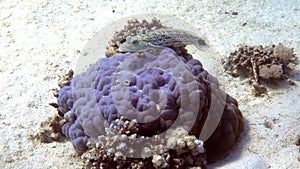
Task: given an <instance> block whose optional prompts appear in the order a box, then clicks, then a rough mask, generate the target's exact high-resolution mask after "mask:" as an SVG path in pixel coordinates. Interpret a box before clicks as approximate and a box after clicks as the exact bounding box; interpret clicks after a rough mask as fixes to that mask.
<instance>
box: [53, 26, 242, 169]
mask: <svg viewBox="0 0 300 169" xmlns="http://www.w3.org/2000/svg"><path fill="white" fill-rule="evenodd" d="M129 23H130V22H129ZM155 23H159V21H155ZM134 24H136V25H139V24H141V23H140V22H135V21H134V22H133V25H134ZM142 24H144V25H147V24H149V23H148V22H146V21H145V22H142ZM136 25H135V26H136ZM129 27H130V24H129ZM157 27H159V26H157ZM144 28H145V29H151V28H152V27H151V26H150V27H147V26H144ZM153 29H154V28H153ZM121 32H122V31H121ZM128 32H129V33H128ZM135 33H136V31H135ZM118 34H120V35H121V34H122V33H120V32H119V33H118ZM127 34H128V35H129V34H130V31H129V30H128V31H127ZM127 34H126V35H124V36H123V37H119V36H116V37H114V39H113V41H112V42H111V43H110V47H108V48H107V49H108V54H107V56H109V57H107V58H103V59H101V60H99V61H98V62H97V63H95V64H93V65H91V66H90V67H89V68H88V69H87V70H86V71H85V72H84V73H82V74H81V75H79V76H77V77H73V79H72V80H71V81H70V83H69V85H64V86H63V87H62V88H61V89H60V90H59V91H58V94H57V100H58V105H57V106H56V107H57V110H58V112H59V115H61V116H62V117H64V119H65V120H66V123H64V124H63V126H62V132H63V133H64V134H65V135H66V136H67V137H68V138H70V139H71V140H72V143H73V146H74V148H75V149H76V150H77V151H78V152H79V153H83V155H82V158H83V159H85V160H86V167H87V168H93V167H94V168H99V167H100V168H101V167H102V168H111V167H115V168H118V167H119V168H185V167H193V166H199V167H202V168H205V165H206V161H208V162H211V161H215V160H218V159H220V158H222V157H223V156H224V155H226V154H227V153H228V151H230V150H231V149H232V147H233V146H234V145H235V143H236V142H237V140H238V138H239V136H240V134H241V132H242V131H243V127H244V124H243V117H242V114H241V112H240V110H239V109H238V103H237V101H236V100H235V99H234V98H232V97H230V96H229V95H227V94H225V93H224V92H222V91H221V90H219V86H218V82H217V80H216V79H215V78H214V77H212V76H211V75H210V74H209V73H208V72H207V71H206V70H204V69H203V67H202V64H201V63H200V62H199V61H198V60H195V59H193V58H192V56H191V55H190V54H188V53H187V50H186V49H185V48H184V46H183V47H176V48H172V47H171V48H172V49H171V48H168V47H163V48H157V49H151V50H147V51H143V52H136V53H125V54H116V53H114V52H113V53H111V52H112V51H115V49H117V47H118V43H119V42H117V41H119V40H120V42H121V41H122V39H123V38H124V37H125V36H127ZM116 38H119V40H116ZM222 95H224V96H225V97H221V96H222ZM213 104H217V105H220V106H221V105H223V107H222V106H221V109H220V111H219V112H217V114H218V115H219V116H220V120H219V121H216V123H217V124H216V128H215V129H214V130H213V131H212V132H211V135H209V137H208V138H207V139H206V140H204V144H203V142H202V141H201V140H199V139H198V137H199V136H200V135H201V134H202V133H205V132H206V131H203V129H204V128H205V125H206V124H205V122H206V121H207V119H209V118H210V117H209V116H210V113H212V112H211V111H210V109H211V105H213ZM174 125H175V126H177V127H175V128H173V126H174ZM178 128H183V130H178ZM178 131H179V133H184V132H183V131H185V132H186V133H184V134H178ZM164 132H168V133H169V134H171V135H170V136H169V137H167V138H169V139H165V137H164V136H165V135H163V134H164ZM172 133H173V135H172ZM174 133H175V134H174ZM176 133H177V134H176ZM206 134H207V133H206ZM125 140H127V141H126V142H125ZM128 140H131V141H128ZM147 140H151V142H150V144H149V142H147ZM130 142H132V143H136V144H138V143H143V145H145V146H143V147H142V148H141V149H139V148H138V147H136V145H135V144H133V145H132V147H133V148H132V149H130ZM145 142H146V143H145ZM152 143H153V144H152ZM154 143H155V144H154ZM204 149H205V151H204ZM136 152H138V154H140V155H141V157H139V158H131V157H130V155H132V156H133V155H134V154H135V153H136Z"/></svg>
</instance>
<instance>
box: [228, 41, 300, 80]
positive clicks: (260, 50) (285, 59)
mask: <svg viewBox="0 0 300 169" xmlns="http://www.w3.org/2000/svg"><path fill="white" fill-rule="evenodd" d="M295 60H296V57H295V55H294V53H293V49H290V48H287V47H285V46H283V45H282V44H279V45H272V46H266V47H263V46H261V45H260V46H241V47H239V49H238V50H236V51H234V52H231V53H230V55H229V61H228V62H227V63H225V69H226V71H227V72H228V73H229V74H231V75H233V76H235V77H236V76H240V75H244V76H248V77H253V78H254V80H255V81H257V82H259V81H267V80H270V79H284V78H286V77H287V76H288V72H289V70H290V68H289V66H288V64H289V63H290V62H294V61H295Z"/></svg>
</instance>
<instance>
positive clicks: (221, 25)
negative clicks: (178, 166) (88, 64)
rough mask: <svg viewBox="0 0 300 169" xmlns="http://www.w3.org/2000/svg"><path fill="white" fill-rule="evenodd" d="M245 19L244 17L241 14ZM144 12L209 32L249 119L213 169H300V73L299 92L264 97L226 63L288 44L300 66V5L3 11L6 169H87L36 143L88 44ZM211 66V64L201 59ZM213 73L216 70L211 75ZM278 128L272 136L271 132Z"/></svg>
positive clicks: (120, 4)
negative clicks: (235, 55) (243, 53)
mask: <svg viewBox="0 0 300 169" xmlns="http://www.w3.org/2000/svg"><path fill="white" fill-rule="evenodd" d="M235 12H237V13H236V15H235V14H234V15H233V13H235ZM140 13H160V14H169V15H174V16H176V17H179V18H181V19H183V20H185V21H186V22H188V23H190V24H191V25H193V26H194V27H196V28H197V29H199V30H201V32H202V33H203V35H204V36H205V37H206V38H207V39H208V40H209V42H210V43H211V46H212V48H213V49H214V51H215V56H214V60H215V61H216V63H213V64H212V65H215V67H210V66H208V65H210V64H209V63H208V64H205V62H204V67H205V69H207V70H209V71H210V70H211V71H213V70H214V69H219V70H220V71H219V73H218V74H216V76H217V78H218V79H219V80H220V82H221V84H222V88H223V89H224V90H225V91H226V92H227V93H230V95H231V96H233V97H234V98H236V99H237V100H238V102H239V105H240V109H241V111H242V113H243V115H244V117H245V119H246V128H245V132H244V133H243V134H242V139H241V142H240V143H239V144H238V146H237V147H236V149H235V150H234V151H233V152H232V154H231V155H229V156H228V157H227V158H225V159H224V160H222V161H220V162H217V163H215V164H211V165H210V166H209V167H210V168H249V169H250V168H251V169H252V168H253V169H255V168H272V169H278V168H280V169H281V168H282V169H286V168H288V169H297V168H300V152H299V147H297V146H296V144H295V142H296V140H297V135H300V104H299V103H300V76H299V73H300V66H299V65H297V66H296V67H295V73H294V75H293V76H292V77H291V80H292V81H293V82H295V84H296V85H294V86H292V85H284V86H282V87H280V86H279V87H273V88H270V89H269V91H268V95H267V96H264V97H254V96H253V95H252V94H251V87H250V85H249V84H248V83H247V79H240V78H233V77H231V76H230V75H227V74H226V73H224V72H223V71H222V66H221V63H220V58H223V57H225V56H228V54H229V52H230V51H234V50H236V49H237V46H238V45H239V44H247V45H272V44H278V43H283V44H284V45H286V46H287V47H291V48H294V52H295V54H296V55H297V57H298V58H299V57H300V36H299V35H300V1H297V0H289V1H284V0H266V1H259V0H251V1H234V0H227V1H217V0H213V1H211V0H202V1H196V0H187V1H156V0H152V1H148V2H145V1H132V0H124V1H90V2H85V1H83V0H81V1H76V2H72V3H69V2H63V1H58V0H54V1H47V0H40V1H33V0H28V1H21V0H15V1H8V0H4V1H1V2H0V79H1V80H0V86H1V88H0V93H1V95H0V136H1V139H0V159H1V160H0V168H22V169H25V168H30V169H32V168H43V169H44V168H45V169H47V168H49V169H50V168H51V169H55V168H70V169H71V168H80V164H81V161H80V160H79V158H78V157H77V156H76V153H75V151H74V149H73V147H72V144H71V143H70V142H69V141H67V142H62V143H59V142H52V143H40V142H38V141H35V140H34V139H32V136H34V135H36V134H37V133H38V132H40V124H41V123H42V122H45V121H47V120H48V118H49V117H53V116H54V115H55V113H56V111H55V109H54V108H52V107H50V106H49V105H48V104H49V103H50V102H55V101H56V98H55V97H54V96H53V95H52V89H53V88H56V87H57V82H58V79H59V77H58V75H62V74H65V73H66V72H67V71H68V70H69V69H71V68H72V69H74V68H75V67H76V64H77V62H78V58H79V57H80V55H81V51H82V50H83V48H84V46H85V45H86V44H87V43H88V41H89V40H90V39H91V38H92V37H93V36H94V35H95V34H96V33H97V32H98V31H100V30H101V28H103V27H104V26H105V25H107V24H109V23H111V22H113V21H115V20H117V19H120V18H122V17H124V16H130V15H133V14H140ZM200 60H201V59H200ZM206 65H207V66H206ZM266 123H268V124H271V126H272V127H269V128H268V127H267V126H266V125H265V124H266Z"/></svg>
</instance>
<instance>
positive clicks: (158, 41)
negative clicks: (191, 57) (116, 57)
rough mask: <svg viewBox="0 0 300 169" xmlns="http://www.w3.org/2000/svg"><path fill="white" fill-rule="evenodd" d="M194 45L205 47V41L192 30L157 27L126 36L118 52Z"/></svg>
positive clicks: (200, 47)
mask: <svg viewBox="0 0 300 169" xmlns="http://www.w3.org/2000/svg"><path fill="white" fill-rule="evenodd" d="M184 45H194V46H196V47H197V48H199V49H202V47H207V46H208V45H207V44H206V42H205V41H204V40H203V39H201V38H199V37H198V36H196V35H194V34H193V33H192V32H188V31H184V30H180V29H170V28H164V29H157V30H154V31H151V32H148V33H145V34H138V35H135V36H128V37H127V38H126V41H125V42H124V43H122V44H121V45H120V47H119V51H120V52H137V51H141V50H145V49H148V48H156V47H162V46H184Z"/></svg>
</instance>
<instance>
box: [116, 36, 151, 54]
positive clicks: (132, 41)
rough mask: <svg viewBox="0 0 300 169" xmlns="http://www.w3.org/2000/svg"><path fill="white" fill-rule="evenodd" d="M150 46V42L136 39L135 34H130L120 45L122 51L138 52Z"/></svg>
mask: <svg viewBox="0 0 300 169" xmlns="http://www.w3.org/2000/svg"><path fill="white" fill-rule="evenodd" d="M148 47H149V43H148V42H145V41H141V40H138V39H136V38H135V37H134V36H128V37H127V38H126V41H125V42H124V43H122V44H121V45H120V46H119V49H118V51H120V52H137V51H140V50H144V49H146V48H148Z"/></svg>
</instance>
